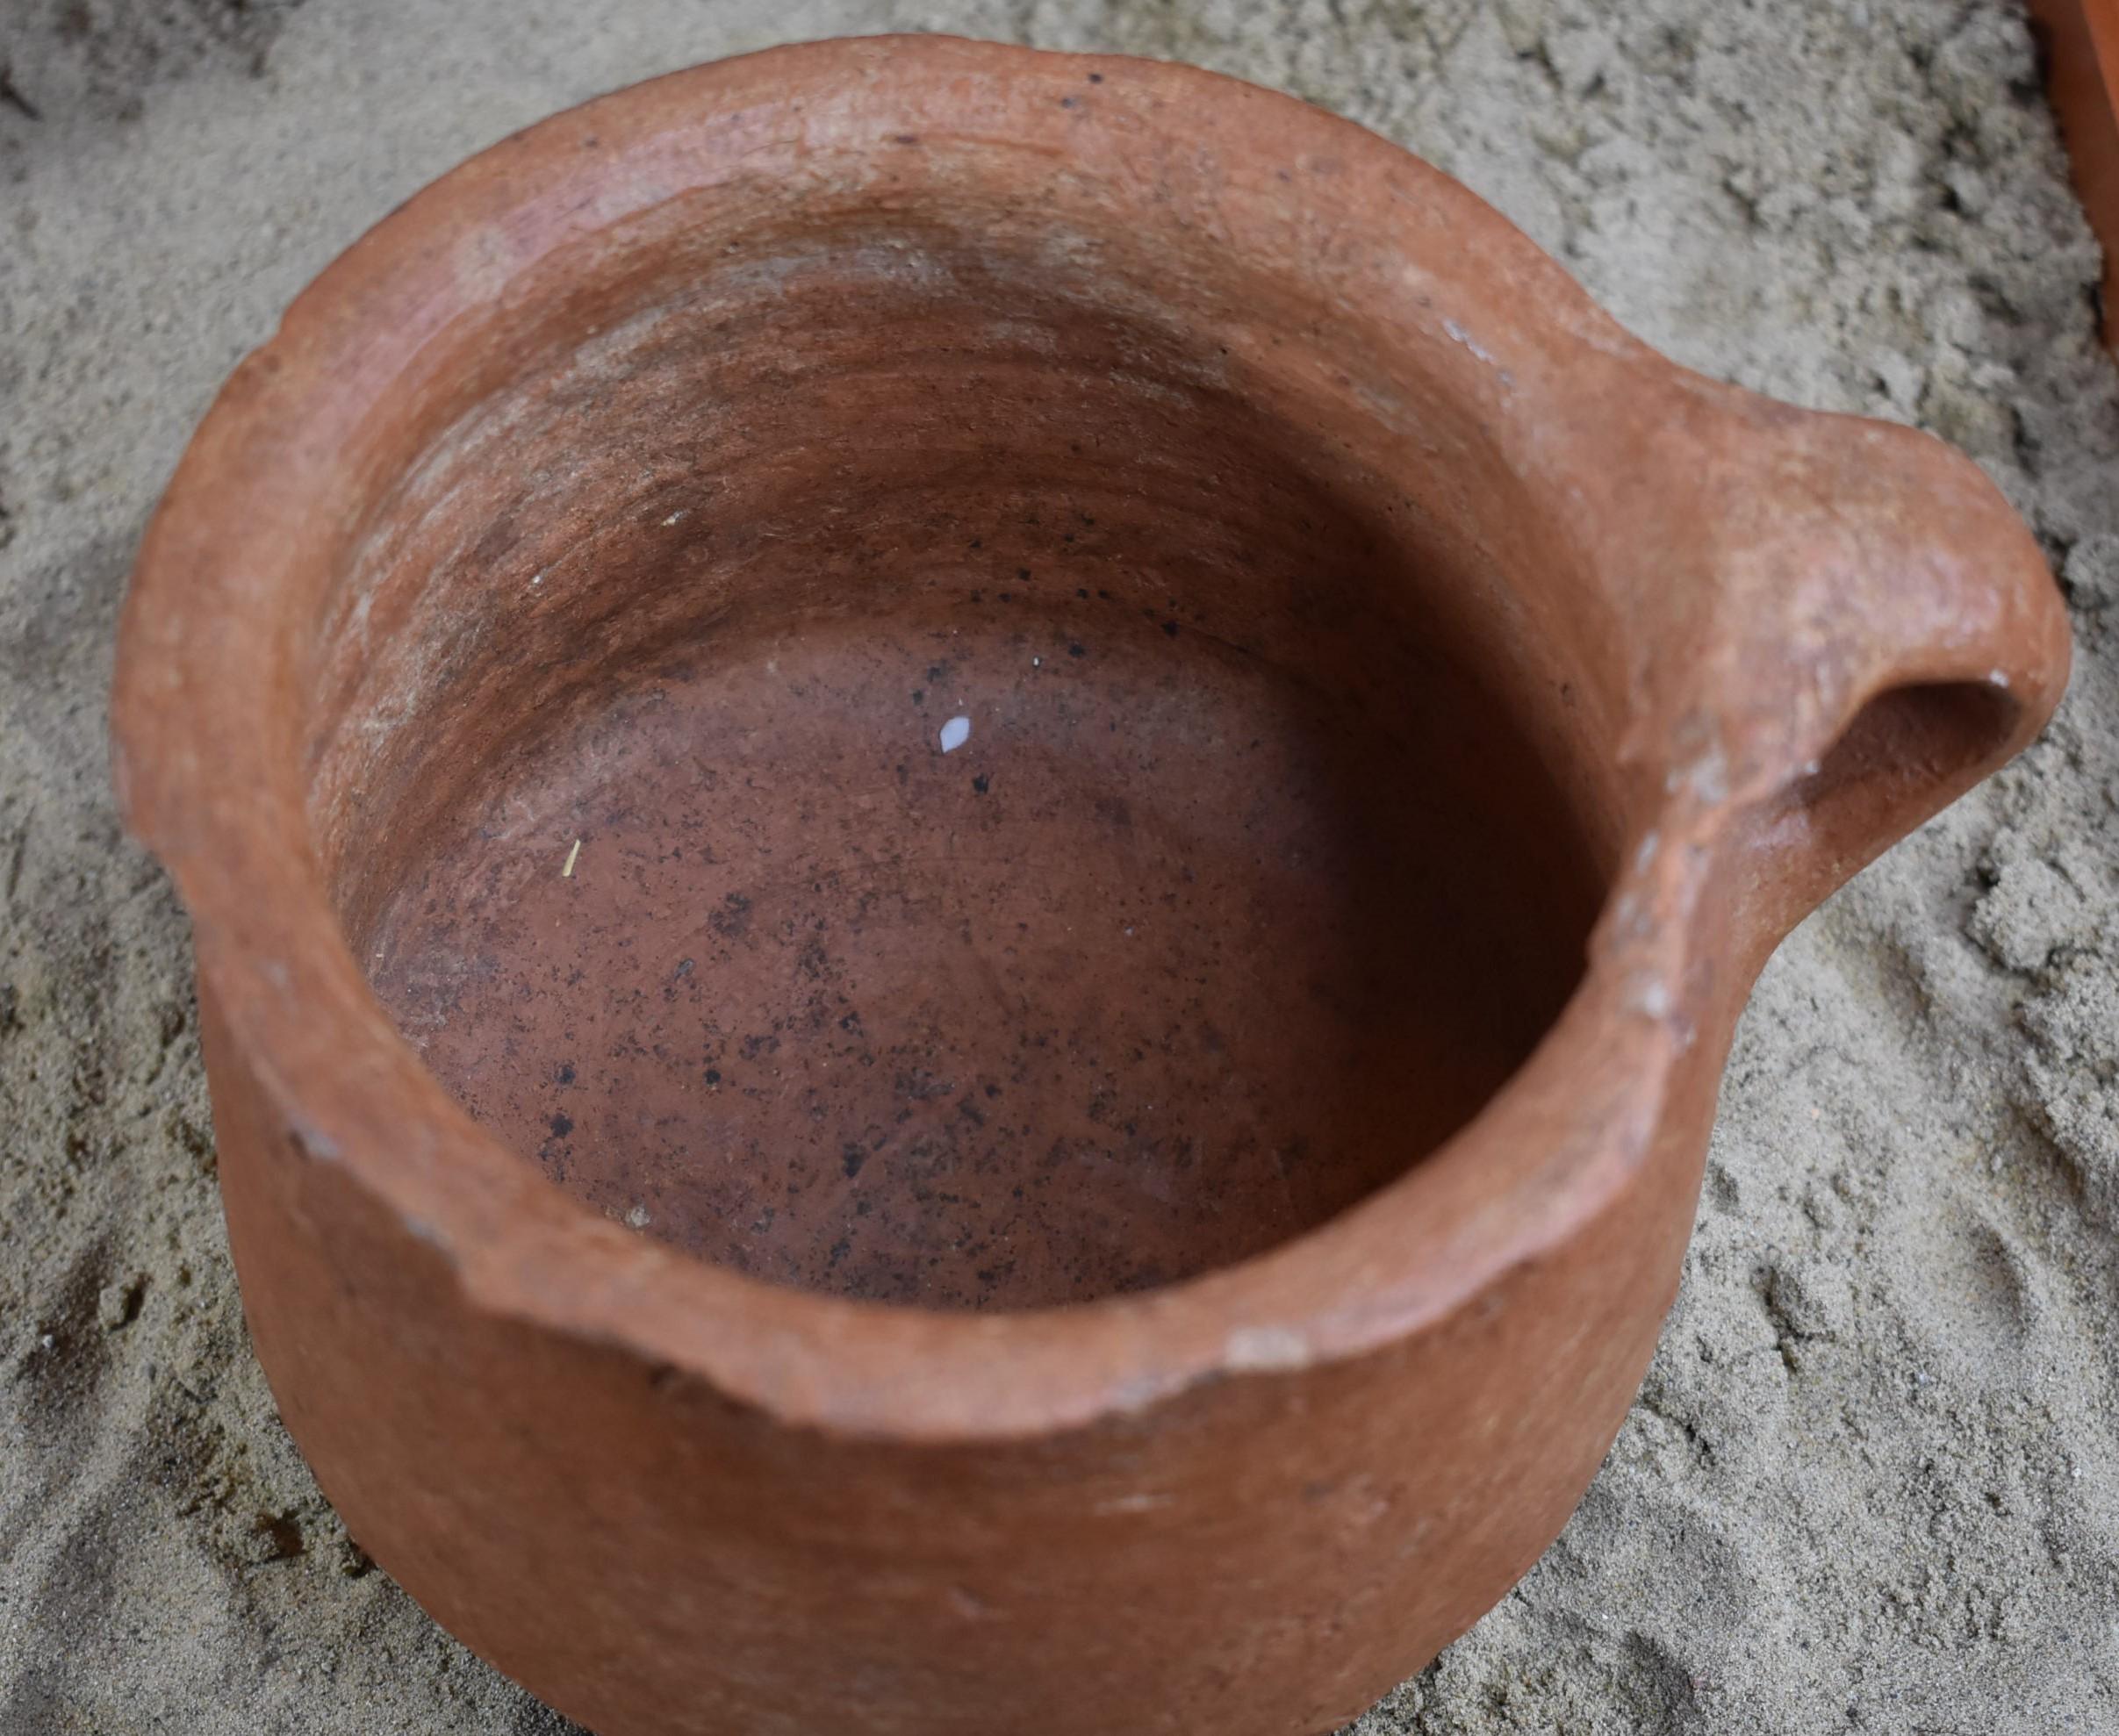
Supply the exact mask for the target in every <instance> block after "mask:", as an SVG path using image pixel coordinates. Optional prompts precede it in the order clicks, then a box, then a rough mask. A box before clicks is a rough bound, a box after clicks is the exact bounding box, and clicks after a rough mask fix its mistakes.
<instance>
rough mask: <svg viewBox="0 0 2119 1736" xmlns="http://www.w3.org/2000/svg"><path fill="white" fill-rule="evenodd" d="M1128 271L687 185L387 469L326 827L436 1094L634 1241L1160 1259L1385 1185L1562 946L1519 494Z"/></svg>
mask: <svg viewBox="0 0 2119 1736" xmlns="http://www.w3.org/2000/svg"><path fill="white" fill-rule="evenodd" d="M1134 249H1135V244H1134V243H1132V242H1131V241H1129V240H1127V239H1125V238H1124V237H1104V238H1099V239H1098V240H1097V241H1096V242H1095V245H1094V246H1091V245H1089V244H1088V241H1087V240H1085V239H1084V238H1083V237H1081V236H1079V235H1062V234H1056V233H1053V232H1052V230H1050V229H1049V228H1046V229H1040V228H1039V227H1038V223H1037V220H1036V219H1035V217H1034V215H1032V216H1025V215H1024V214H1023V213H1021V212H998V213H993V214H991V215H990V218H989V219H988V220H983V221H981V220H978V218H977V213H975V212H973V213H970V214H969V215H968V216H967V215H965V214H963V213H959V215H957V216H956V217H955V218H954V219H952V220H950V221H946V222H945V221H939V220H930V219H923V218H921V217H920V216H919V215H918V214H917V213H916V212H898V213H895V214H893V215H890V216H887V217H885V216H881V215H878V214H876V213H875V212H873V209H870V210H867V211H866V212H865V213H854V214H851V215H848V216H845V217H844V218H842V219H836V220H832V221H825V220H823V219H821V218H819V217H818V215H817V214H816V213H815V212H814V211H813V212H807V213H805V214H803V215H802V216H801V219H800V220H799V221H798V220H796V219H788V220H787V221H786V222H785V223H784V224H782V225H781V226H779V228H777V229H775V228H774V227H773V226H772V221H771V220H770V219H767V218H765V217H763V216H759V215H758V214H756V213H754V214H753V215H752V217H751V220H750V221H749V222H748V223H747V224H743V225H737V224H734V223H733V221H732V220H731V223H730V226H727V227H725V228H723V229H721V230H715V229H714V228H713V227H712V226H711V225H710V224H708V223H706V222H705V221H704V220H703V219H700V217H699V215H698V213H693V222H692V224H691V225H690V226H689V227H688V228H686V230H685V231H684V232H683V233H682V235H681V237H680V235H679V232H678V231H677V230H676V229H675V228H674V227H672V229H671V230H670V231H668V232H667V233H660V234H657V235H653V236H646V237H642V238H638V239H637V240H636V242H635V244H634V245H633V246H632V248H631V251H629V252H627V253H625V254H623V255H604V256H600V258H599V260H598V261H597V262H594V263H593V265H592V264H590V263H586V262H579V261H578V262H574V263H573V264H572V265H571V267H570V268H569V270H570V272H571V276H567V277H566V278H565V280H564V285H562V283H561V281H560V279H558V278H557V277H555V278H554V280H553V283H552V285H551V286H550V288H549V290H548V291H547V292H545V293H542V295H533V294H529V293H527V292H526V293H525V294H523V295H521V296H520V297H518V298H517V299H518V301H519V303H521V306H522V307H524V308H527V309H528V312H522V311H520V310H518V311H517V312H512V313H509V314H507V315H506V316H505V317H504V316H502V315H500V314H498V313H496V314H495V315H494V316H493V319H494V322H495V323H494V326H493V328H492V331H491V332H490V333H488V334H486V336H485V338H484V339H483V340H482V345H481V348H480V352H479V353H480V354H481V355H483V356H485V357H486V358H487V360H486V362H484V363H482V366H483V367H485V372H484V373H483V374H482V375H481V376H480V377H479V378H478V380H477V381H476V382H474V383H473V384H470V385H458V386H456V387H454V388H452V389H451V390H452V391H453V394H454V395H453V396H448V397H446V398H445V399H444V398H441V397H435V396H434V395H432V394H430V395H429V396H428V397H427V398H422V399H421V400H420V403H419V405H418V407H417V408H416V410H415V409H410V408H408V409H407V410H406V412H405V414H404V417H403V419H402V425H401V427H399V429H398V431H397V432H396V433H394V434H391V436H390V438H391V439H392V440H395V441H398V443H399V449H398V450H397V453H396V456H395V457H394V458H393V459H392V461H391V466H390V470H389V477H388V481H387V483H386V484H384V485H378V486H377V487H376V488H375V489H374V490H373V491H372V493H371V495H370V499H369V503H368V509H367V513H366V516H365V518H364V520H363V523H362V525H361V527H360V529H359V531H358V534H356V536H355V537H354V539H353V541H352V542H350V543H349V545H348V553H347V556H346V559H345V562H344V564H343V570H342V571H341V574H340V575H339V577H338V578H337V580H336V588H335V589H334V592H332V595H331V596H330V598H329V599H327V606H326V607H325V610H324V619H323V624H322V627H321V629H320V632H319V634H318V635H317V640H316V646H315V649H314V652H313V656H312V667H311V671H310V673H309V676H308V678H307V679H308V685H309V688H310V691H311V692H312V693H313V694H314V695H315V699H314V701H313V706H312V727H311V736H310V740H309V743H308V746H309V757H308V761H307V764H308V767H309V775H310V779H311V806H312V815H313V817H314V821H315V824H316V828H317V835H318V838H319V841H320V855H321V857H322V858H323V860H324V862H325V864H326V866H327V872H329V874H330V876H331V879H332V881H333V885H334V891H335V894H336V898H337V902H338V906H339V907H340V909H341V913H342V917H343V921H344V923H345V927H346V929H347V933H348V940H349V942H350V943H351V944H352V945H353V946H354V947H355V948H356V951H357V953H358V955H359V956H360V958H362V959H363V961H364V965H365V968H366V970H367V972H368V974H369V977H370V981H371V983H372V984H373V986H374V988H375V991H376V993H377V995H378V996H379V997H380V999H381V1001H382V1002H383V1004H384V1006H385V1007H386V1008H388V1009H389V1011H390V1013H391V1015H392V1017H393V1018H394V1019H395V1021H396V1022H397V1023H398V1025H399V1029H401V1030H402V1031H403V1033H404V1035H405V1036H406V1038H407V1039H408V1040H409V1041H410V1042H411V1043H413V1044H414V1045H416V1047H417V1048H418V1050H419V1051H420V1053H421V1055H422V1056H423V1057H424V1058H425V1061H426V1064H427V1065H428V1066H429V1067H430V1068H431V1069H432V1070H433V1071H434V1072H435V1073H436V1074H437V1075H438V1076H439V1077H440V1078H441V1079H442V1080H443V1081H444V1082H445V1083H446V1084H447V1085H448V1086H449V1088H450V1089H451V1090H452V1091H453V1092H454V1093H455V1094H456V1095H457V1097H458V1098H459V1099H460V1100H461V1101H462V1102H463V1104H464V1105H465V1106H466V1107H467V1108H468V1109H469V1110H470V1112H471V1113H472V1114H473V1115H475V1116H477V1117H478V1119H479V1120H481V1121H482V1122H483V1123H485V1125H487V1126H488V1127H489V1128H491V1129H492V1130H493V1131H494V1132H495V1133H496V1134H497V1135H498V1136H499V1137H501V1138H502V1139H503V1140H505V1141H506V1142H507V1143H508V1144H510V1145H511V1146H512V1148H513V1149H514V1150H515V1151H519V1152H520V1153H521V1158H522V1160H523V1161H524V1162H525V1163H527V1164H534V1165H536V1166H538V1167H539V1168H541V1169H542V1172H543V1173H545V1174H546V1175H547V1176H548V1177H550V1180H551V1181H552V1183H553V1184H554V1185H556V1186H557V1187H562V1188H564V1189H566V1190H567V1191H568V1192H570V1193H571V1194H575V1195H576V1196H578V1198H579V1199H580V1200H582V1201H584V1202H586V1203H587V1204H589V1205H590V1206H592V1207H593V1208H594V1209H598V1210H600V1211H601V1212H604V1213H606V1214H607V1215H608V1216H612V1217H614V1218H615V1219H618V1220H621V1221H622V1222H624V1223H629V1224H631V1225H633V1226H635V1227H636V1229H637V1230H639V1231H640V1233H642V1234H643V1235H645V1236H650V1237H658V1238H661V1239H663V1240H664V1241H666V1242H669V1243H671V1244H673V1245H677V1246H679V1247H680V1248H682V1249H685V1250H686V1251H688V1252H691V1253H693V1254H694V1255H696V1256H697V1257H699V1258H700V1259H708V1260H711V1261H715V1262H719V1263H721V1264H723V1265H726V1266H732V1267H735V1268H737V1269H738V1270H741V1271H743V1272H745V1273H751V1274H752V1275H754V1276H756V1277H758V1278H761V1279H765V1280H772V1281H775V1282H779V1283H783V1284H788V1285H795V1286H802V1287H808V1288H815V1289H820V1290H827V1291H831V1292H835V1293H838V1294H843V1295H850V1296H857V1297H863V1298H869V1299H874V1300H880V1301H884V1302H899V1303H910V1304H917V1305H922V1306H928V1307H965V1308H980V1309H1021V1308H1029V1307H1035V1306H1041V1305H1049V1304H1057V1303H1065V1302H1078V1301H1082V1300H1087V1299H1091V1298H1095V1297H1098V1296H1103V1295H1111V1294H1114V1293H1118V1292H1124V1291H1131V1290H1138V1289H1140V1288H1145V1287H1150V1286H1154V1285H1160V1284H1167V1283H1170V1282H1173V1281H1175V1280H1180V1279H1183V1278H1185V1277H1188V1276H1190V1275H1192V1274H1195V1273H1200V1272H1202V1271H1204V1270H1207V1269H1210V1268H1213V1267H1217V1266H1225V1265H1228V1264H1230V1263H1232V1262H1234V1261H1238V1260H1241V1259H1245V1258H1246V1257H1248V1256H1251V1255H1254V1254H1257V1253H1259V1252H1261V1251H1263V1250H1266V1249H1268V1248H1270V1247H1272V1246H1274V1245H1276V1244H1279V1243H1282V1242H1283V1241H1285V1240H1287V1239H1288V1238H1289V1237H1296V1236H1297V1235H1299V1234H1301V1233H1302V1232H1304V1230H1309V1229H1311V1227H1313V1226H1315V1225H1317V1224H1318V1223H1321V1222H1323V1221H1324V1220H1325V1219H1327V1218H1329V1217H1331V1216H1333V1215H1334V1214H1335V1213H1338V1212H1340V1211H1341V1210H1343V1209H1345V1208H1347V1206H1349V1205H1350V1204H1352V1203H1354V1202H1356V1201H1359V1200H1361V1198H1363V1197H1364V1196H1366V1195H1368V1194H1370V1193H1372V1192H1374V1191H1375V1190H1376V1189H1377V1188H1379V1187H1383V1186H1384V1185H1386V1184H1387V1183H1389V1182H1390V1181H1391V1180H1394V1179H1395V1178H1397V1177H1398V1176H1399V1175H1401V1174H1403V1173H1405V1172H1406V1171H1407V1170H1408V1169H1409V1168H1410V1167H1411V1166H1413V1165H1415V1164H1417V1163H1419V1161H1420V1160H1421V1159H1422V1158H1423V1157H1424V1156H1425V1155H1426V1154H1427V1153H1428V1152H1430V1151H1433V1149H1434V1148H1435V1147H1436V1146H1437V1145H1438V1144H1440V1142H1442V1141H1443V1140H1445V1139H1447V1137H1449V1136H1450V1135H1451V1134H1452V1133H1453V1132H1454V1131H1455V1130H1457V1129H1458V1128H1460V1127H1461V1126H1462V1125H1463V1124H1464V1123H1465V1122H1466V1121H1467V1120H1468V1119H1469V1118H1470V1117H1471V1116H1472V1115H1474V1114H1476V1112H1477V1110H1478V1109H1479V1108H1480V1107H1481V1105H1482V1104H1483V1102H1485V1101H1486V1100H1487V1099H1488V1098H1489V1097H1490V1095H1491V1094H1493V1093H1494V1092H1495V1091H1496V1090H1497V1089H1498V1087H1500V1086H1501V1085H1502V1084H1503V1083H1504V1081H1505V1080H1506V1079H1507V1078H1508V1076H1509V1074H1510V1073H1511V1072H1512V1070H1513V1069H1514V1068H1515V1067H1516V1066H1517V1065H1519V1063H1520V1062H1521V1061H1522V1060H1523V1059H1524V1058H1525V1057H1526V1054H1527V1053H1528V1051H1530V1049H1531V1048H1532V1047H1533V1045H1534V1044H1536V1042H1537V1041H1538V1039H1539V1037H1541V1034H1542V1033H1543V1032H1544V1031H1545V1029H1547V1028H1548V1025H1549V1023H1550V1022H1551V1021H1552V1020H1553V1019H1554V1017H1555V1015H1556V1014H1557V1012H1558V1011H1559V1009H1560V1008H1561V1006H1562V1003H1563V1001H1565V999H1566V998H1567V996H1568V994H1569V992H1570V990H1571V989H1572V987H1573V986H1575V984H1576V982H1577V979H1578V978H1579V976H1580V973H1581V971H1582V968H1583V958H1584V942H1585V937H1586V935H1587V932H1588V929H1589V927H1590V925H1591V922H1592V921H1593V918H1594V915H1595V912H1596V909H1597V907H1598V902H1599V898H1600V895H1601V893H1602V890H1603V888H1604V886H1605V880H1606V877H1607V872H1608V862H1607V857H1608V856H1609V853H1610V849H1611V843H1612V836H1613V819H1612V808H1613V800H1612V799H1611V798H1610V796H1609V793H1608V792H1604V791H1602V790H1601V789H1600V788H1598V786H1596V785H1595V784H1594V782H1593V780H1591V779H1590V778H1586V777H1585V776H1584V775H1582V774H1581V770H1580V768H1579V767H1578V766H1577V765H1576V764H1572V763H1571V761H1570V755H1572V756H1576V757H1578V756H1579V753H1580V749H1579V748H1578V746H1576V745H1572V744H1574V743H1577V742H1579V741H1580V740H1581V739H1583V729H1584V728H1585V727H1586V726H1579V725H1577V723H1576V722H1574V721H1571V719H1570V714H1569V707H1570V705H1571V704H1572V703H1573V698H1572V684H1571V683H1570V680H1569V668H1568V666H1567V664H1566V663H1565V661H1564V658H1563V657H1562V655H1561V654H1560V653H1559V652H1558V651H1555V650H1554V649H1552V648H1551V647H1550V646H1548V645H1544V644H1542V643H1541V642H1538V641H1536V640H1535V638H1534V635H1533V634H1532V633H1531V631H1530V628H1527V627H1526V626H1525V625H1524V622H1525V621H1526V620H1528V619H1530V618H1531V617H1532V616H1534V613H1535V604H1536V599H1537V597H1538V596H1539V595H1540V594H1541V591H1540V587H1541V586H1550V585H1554V584H1555V583H1556V582H1557V581H1556V580H1555V578H1554V577H1553V572H1552V569H1553V567H1554V563H1555V560H1556V558H1557V557H1556V556H1554V554H1553V552H1552V545H1551V543H1550V542H1549V540H1548V539H1546V538H1545V537H1544V535H1543V533H1542V531H1541V530H1540V529H1539V528H1538V527H1537V525H1536V522H1535V514H1534V513H1533V512H1531V511H1530V510H1529V508H1528V507H1527V506H1526V503H1523V502H1521V501H1519V500H1518V499H1514V498H1512V496H1511V495H1510V493H1509V492H1508V488H1509V484H1508V482H1507V479H1506V478H1505V477H1503V476H1501V475H1499V474H1498V471H1497V470H1495V468H1494V467H1491V466H1489V465H1488V464H1487V463H1486V462H1485V460H1484V459H1483V457H1482V456H1481V450H1480V448H1478V446H1477V443H1476V440H1475V439H1474V438H1473V437H1472V436H1471V434H1469V432H1468V431H1467V430H1465V429H1463V428H1461V427H1455V425H1453V424H1452V423H1451V421H1450V420H1449V416H1448V412H1447V405H1445V404H1444V403H1443V402H1442V401H1441V399H1440V398H1439V397H1435V396H1432V395H1429V396H1427V397H1424V396H1423V394H1424V392H1425V391H1426V388H1424V386H1423V384H1422V381H1421V379H1420V378H1419V377H1418V375H1417V372H1415V371H1401V372H1400V373H1399V374H1397V375H1394V374H1393V371H1392V364H1391V362H1390V357H1389V355H1379V354H1377V353H1376V351H1375V350H1374V349H1373V348H1371V347H1370V346H1371V344H1372V342H1373V334H1369V336H1368V337H1367V338H1364V337H1363V334H1361V333H1360V332H1358V331H1355V332H1352V333H1349V334H1336V335H1335V334H1332V333H1331V332H1327V331H1325V328H1324V326H1323V325H1322V324H1321V323H1320V322H1319V321H1318V319H1316V318H1315V317H1314V314H1315V310H1314V309H1311V308H1310V307H1309V306H1308V305H1306V304H1305V303H1304V302H1303V300H1302V296H1303V294H1304V291H1302V290H1301V289H1300V287H1299V286H1290V285H1287V284H1277V285H1275V284H1260V283H1248V284H1246V283H1240V282H1237V281H1234V280H1233V279H1230V280H1229V281H1222V282H1218V281H1215V280H1213V279H1211V278H1210V277H1208V276H1205V275H1203V273H1194V274H1192V275H1191V276H1190V277H1189V279H1188V276H1187V274H1186V272H1185V271H1184V270H1183V269H1178V268H1174V267H1172V266H1171V264H1170V262H1169V260H1168V258H1167V255H1164V256H1163V257H1162V258H1160V259H1159V258H1158V257H1157V255H1156V251H1155V249H1154V248H1153V247H1151V246H1149V245H1147V244H1146V243H1145V242H1144V243H1141V244H1139V247H1138V250H1137V251H1136V250H1134ZM509 321H512V322H513V323H508V322H509ZM1339 342H1344V343H1345V344H1346V345H1347V346H1348V348H1349V353H1348V354H1347V355H1340V354H1339V353H1337V352H1335V351H1334V350H1333V348H1332V345H1333V344H1334V343H1339ZM1356 351H1358V354H1357V353H1354V352H1356ZM496 357H497V358H498V359H497V360H494V359H493V358H496ZM1408 366H1409V368H1410V364H1408ZM1354 369H1361V370H1362V371H1361V372H1358V373H1357V372H1355V371H1354ZM1385 399H1388V400H1389V402H1390V405H1391V406H1392V407H1391V408H1390V410H1389V412H1388V413H1386V412H1384V411H1380V410H1378V409H1377V408H1376V404H1377V403H1378V402H1379V401H1383V400H1385ZM437 406H439V407H437ZM1526 599H1527V600H1526Z"/></svg>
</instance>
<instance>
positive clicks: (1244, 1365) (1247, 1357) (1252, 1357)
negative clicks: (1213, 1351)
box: [1222, 1326, 1310, 1373]
mask: <svg viewBox="0 0 2119 1736" xmlns="http://www.w3.org/2000/svg"><path fill="white" fill-rule="evenodd" d="M1309 1360H1310V1344H1309V1340H1308V1339H1306V1338H1304V1337H1303V1335H1302V1334H1301V1333H1300V1332H1297V1331H1295V1330H1293V1329H1292V1328H1291V1327H1287V1326H1239V1327H1238V1328H1237V1329H1236V1330H1235V1331H1232V1332H1231V1333H1230V1334H1229V1337H1228V1340H1227V1342H1226V1343H1225V1345H1223V1346H1222V1362H1223V1365H1224V1366H1225V1367H1227V1368H1229V1369H1231V1370H1232V1371H1234V1372H1237V1373H1241V1372H1244V1371H1246V1370H1253V1369H1254V1370H1259V1371H1262V1372H1271V1371H1272V1370H1275V1369H1282V1368H1301V1367H1305V1366H1307V1364H1308V1363H1309Z"/></svg>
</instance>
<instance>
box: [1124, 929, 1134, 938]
mask: <svg viewBox="0 0 2119 1736" xmlns="http://www.w3.org/2000/svg"><path fill="white" fill-rule="evenodd" d="M1125 937H1126V938H1127V939H1128V940H1131V939H1132V937H1133V931H1132V929H1127V930H1126V931H1125Z"/></svg>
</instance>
